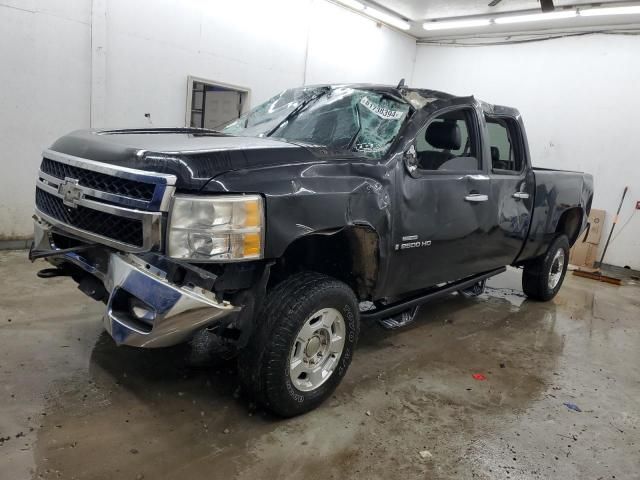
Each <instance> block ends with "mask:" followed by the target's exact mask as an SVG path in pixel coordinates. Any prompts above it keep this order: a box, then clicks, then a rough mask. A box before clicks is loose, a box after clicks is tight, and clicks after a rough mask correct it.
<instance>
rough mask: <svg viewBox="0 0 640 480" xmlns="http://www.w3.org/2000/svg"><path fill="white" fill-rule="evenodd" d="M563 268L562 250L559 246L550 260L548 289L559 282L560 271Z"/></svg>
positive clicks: (551, 288) (554, 286)
mask: <svg viewBox="0 0 640 480" xmlns="http://www.w3.org/2000/svg"><path fill="white" fill-rule="evenodd" d="M563 270H564V250H563V249H562V248H559V249H558V251H557V252H556V254H555V255H554V257H553V260H552V261H551V270H550V271H549V282H548V283H549V290H553V289H554V288H556V287H557V286H558V283H560V278H561V277H562V272H563Z"/></svg>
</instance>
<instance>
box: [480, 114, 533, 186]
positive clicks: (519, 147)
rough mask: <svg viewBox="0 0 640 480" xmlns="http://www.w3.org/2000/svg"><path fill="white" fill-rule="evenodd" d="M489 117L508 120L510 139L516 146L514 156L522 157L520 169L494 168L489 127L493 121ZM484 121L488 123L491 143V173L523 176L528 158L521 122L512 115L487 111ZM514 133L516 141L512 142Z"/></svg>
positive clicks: (512, 144)
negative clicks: (494, 113)
mask: <svg viewBox="0 0 640 480" xmlns="http://www.w3.org/2000/svg"><path fill="white" fill-rule="evenodd" d="M489 119H493V120H503V121H506V122H507V129H506V130H507V135H508V139H509V142H510V143H511V146H512V147H516V148H515V150H514V155H515V157H514V158H520V170H507V169H504V168H493V159H492V158H491V138H490V137H489V128H488V124H489V123H491V122H489V121H488V120H489ZM484 121H485V124H486V125H487V141H488V144H489V161H488V162H487V163H488V164H489V165H491V168H490V170H491V173H495V174H496V175H512V176H521V175H522V174H523V173H524V171H525V170H526V166H527V158H526V155H525V149H524V138H523V136H522V129H521V128H520V124H519V123H518V120H517V119H516V118H515V117H512V116H510V115H492V114H488V113H485V114H484ZM513 133H515V135H516V138H515V142H512V140H514V139H513Z"/></svg>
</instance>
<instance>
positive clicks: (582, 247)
mask: <svg viewBox="0 0 640 480" xmlns="http://www.w3.org/2000/svg"><path fill="white" fill-rule="evenodd" d="M597 260H598V245H594V244H593V243H589V242H581V241H580V240H578V241H577V242H576V244H575V245H574V246H573V248H572V249H571V253H570V254H569V263H570V264H571V265H575V266H577V267H588V268H593V264H594V263H595V262H596V261H597Z"/></svg>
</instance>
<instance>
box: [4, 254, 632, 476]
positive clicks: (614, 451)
mask: <svg viewBox="0 0 640 480" xmlns="http://www.w3.org/2000/svg"><path fill="white" fill-rule="evenodd" d="M25 256H26V253H25V252H8V253H7V252H5V253H1V254H0V348H1V350H0V384H1V388H0V405H1V407H0V437H1V438H0V477H1V478H3V479H4V478H6V479H11V480H16V479H22V478H51V479H58V478H62V479H73V478H78V479H142V478H145V479H159V478H183V479H190V480H191V479H200V478H203V479H204V478H207V479H211V478H225V479H228V478H239V479H256V478H292V479H293V478H296V479H298V478H304V479H316V478H317V479H323V480H326V479H328V478H336V479H338V478H339V479H344V478H384V479H390V478H403V479H412V478H429V479H438V478H479V479H481V478H522V479H529V478H561V479H570V478H571V479H573V478H576V479H578V478H579V479H586V478H589V479H599V478H602V479H605V478H606V479H610V478H617V479H623V478H640V315H639V313H640V309H639V308H638V307H639V305H640V288H638V287H637V286H632V285H630V286H629V285H628V286H624V287H614V286H611V285H606V284H604V283H597V282H594V281H592V280H586V279H581V278H576V277H574V276H571V275H569V276H567V280H566V282H565V285H564V287H563V288H562V290H561V292H560V294H559V295H558V297H557V298H556V299H555V300H554V301H553V302H550V303H535V302H530V301H527V300H525V299H524V297H523V296H522V293H521V292H520V290H519V288H520V274H519V272H517V271H508V272H507V273H505V274H503V275H501V276H500V277H496V278H495V279H493V280H492V282H491V287H490V288H489V289H488V292H487V294H485V295H483V296H482V297H481V298H477V299H463V298H460V297H458V296H451V297H450V298H447V299H443V300H441V301H438V302H435V303H432V304H429V305H427V306H424V307H423V308H422V311H421V313H420V318H419V319H418V321H416V323H414V324H413V325H412V326H410V327H408V328H406V329H405V330H401V331H395V332H387V331H384V330H382V329H380V328H379V327H378V326H376V325H364V326H363V328H362V337H361V340H360V343H359V347H358V350H357V353H356V356H355V359H354V362H353V364H352V366H351V369H350V371H349V372H348V374H347V376H346V378H345V381H344V382H343V383H342V385H341V386H340V387H339V388H338V390H337V391H336V393H335V395H334V397H333V398H331V399H330V400H329V401H328V402H326V403H325V404H324V405H323V406H322V407H321V408H319V409H318V410H316V411H314V412H311V413H309V414H307V415H305V416H302V417H298V418H295V419H291V420H278V419H275V418H273V417H270V416H268V415H267V414H265V413H264V412H261V411H259V410H258V411H254V410H253V408H252V406H251V405H250V404H249V402H248V401H247V400H245V399H243V398H242V397H241V396H239V395H238V392H237V379H236V376H235V373H234V371H233V366H232V365H225V366H220V365H218V366H215V365H214V366H212V365H208V366H196V365H194V363H193V361H191V360H189V359H188V357H189V355H188V351H187V350H186V349H185V348H172V349H164V350H150V351H145V350H136V349H130V348H126V347H120V348H119V347H116V346H115V345H114V343H113V342H112V341H111V338H110V337H109V336H108V335H107V334H105V333H104V332H103V331H102V327H101V323H100V316H101V313H102V305H101V304H98V303H95V302H93V301H92V300H90V299H89V298H87V297H85V296H84V295H83V294H82V293H80V292H79V291H78V290H76V288H75V287H74V284H73V283H72V281H70V280H68V279H60V278H58V279H50V280H40V279H38V278H36V276H35V272H36V271H37V270H38V269H39V268H43V267H44V266H45V264H44V263H36V264H35V265H31V264H29V263H28V262H27V261H26V260H25ZM474 373H482V374H484V375H485V376H486V380H485V381H478V380H475V379H474V378H473V377H472V374H474ZM564 403H573V404H576V405H577V406H579V408H580V409H581V410H582V411H581V412H576V411H572V410H570V409H569V408H567V407H566V406H565V405H563V404H564ZM424 451H428V453H423V455H420V452H424Z"/></svg>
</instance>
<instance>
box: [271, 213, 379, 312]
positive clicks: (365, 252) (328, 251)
mask: <svg viewBox="0 0 640 480" xmlns="http://www.w3.org/2000/svg"><path fill="white" fill-rule="evenodd" d="M274 267H275V268H274V269H272V272H271V273H272V274H271V279H270V283H272V284H273V283H279V282H280V281H282V280H283V279H284V278H286V277H288V276H289V275H292V274H294V273H296V272H299V271H302V270H310V271H314V272H318V273H324V274H325V275H329V276H331V277H333V278H337V279H338V280H341V281H343V282H345V283H346V284H347V285H349V286H350V287H351V288H352V289H353V291H354V292H355V293H356V296H357V297H358V298H359V299H360V300H366V299H370V298H371V295H372V293H373V291H374V289H375V287H376V282H377V279H378V267H379V238H378V234H377V233H376V232H375V231H374V230H373V229H372V228H371V227H367V226H352V227H345V228H342V229H340V230H338V231H331V232H316V233H312V234H309V235H305V236H304V237H301V238H299V239H297V240H295V241H293V242H292V243H291V244H290V245H289V246H288V247H287V249H286V251H285V252H284V255H283V256H282V257H281V258H280V259H279V261H278V262H277V264H276V265H275V266H274Z"/></svg>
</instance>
